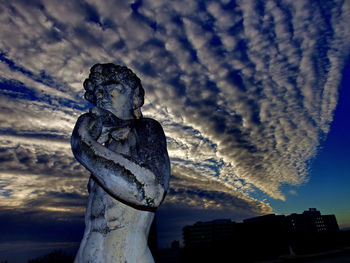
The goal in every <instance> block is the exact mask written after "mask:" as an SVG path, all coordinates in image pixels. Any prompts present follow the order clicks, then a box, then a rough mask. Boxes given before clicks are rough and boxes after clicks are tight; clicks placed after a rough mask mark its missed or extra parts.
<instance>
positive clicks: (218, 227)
mask: <svg viewBox="0 0 350 263" xmlns="http://www.w3.org/2000/svg"><path fill="white" fill-rule="evenodd" d="M233 224H235V223H234V222H232V221H231V220H230V219H219V220H213V221H210V222H197V223H195V224H194V225H192V226H186V227H184V229H183V238H184V244H185V247H199V246H200V247H211V246H213V245H215V244H216V243H218V242H219V243H220V242H226V241H229V240H230V239H231V238H232V233H233Z"/></svg>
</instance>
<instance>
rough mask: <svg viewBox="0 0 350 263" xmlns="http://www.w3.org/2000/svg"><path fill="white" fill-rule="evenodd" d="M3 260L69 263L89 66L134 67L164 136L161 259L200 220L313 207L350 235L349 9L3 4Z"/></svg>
mask: <svg viewBox="0 0 350 263" xmlns="http://www.w3.org/2000/svg"><path fill="white" fill-rule="evenodd" d="M0 22H1V26H0V87H1V90H0V145H1V147H0V232H1V235H0V260H1V259H8V260H9V261H10V262H19V263H21V262H26V261H25V260H26V259H27V258H30V257H34V256H37V255H40V254H43V253H45V252H47V251H50V250H52V249H55V248H64V249H67V250H74V248H75V247H76V246H77V245H78V243H79V241H80V239H81V237H82V233H83V230H84V222H83V217H84V211H85V205H86V200H87V188H86V185H87V182H88V177H89V173H88V172H87V171H86V170H85V169H84V168H83V167H82V166H81V165H80V164H79V163H78V162H77V161H76V160H75V159H74V157H73V155H72V152H71V149H70V136H71V132H72V129H73V127H74V125H75V122H76V120H77V118H78V117H79V116H80V115H81V114H83V113H84V112H86V111H88V109H89V108H90V107H91V104H89V103H88V102H87V101H85V100H84V98H83V94H84V90H83V86H82V83H83V81H84V79H85V78H87V76H88V74H89V69H90V67H91V66H93V65H94V64H96V63H107V62H111V63H115V64H119V65H125V66H128V67H129V68H131V69H132V70H133V71H134V72H135V73H136V74H137V76H138V77H139V78H140V79H141V81H142V85H143V87H144V89H145V91H146V95H145V105H144V106H143V108H142V111H143V115H144V116H145V117H150V118H154V119H156V120H158V121H159V122H160V123H161V124H162V126H163V129H164V131H165V134H166V137H167V147H168V152H169V156H170V158H171V166H172V167H171V168H172V178H171V182H170V189H169V191H168V195H167V197H166V199H165V201H164V203H163V204H162V205H161V207H160V208H159V209H158V211H157V217H156V219H157V227H158V241H159V246H160V247H168V246H169V245H170V242H171V241H172V240H174V239H177V240H181V230H182V227H183V226H185V225H189V224H193V223H194V222H196V221H199V220H201V221H208V220H213V219H217V218H230V219H232V220H234V221H238V222H239V221H241V220H242V219H245V218H249V217H253V216H258V215H263V214H268V213H278V214H290V213H294V212H297V213H301V212H302V211H304V210H307V209H308V208H309V207H316V208H318V209H319V210H320V211H321V213H323V214H327V213H328V214H335V215H336V217H337V219H338V223H339V224H340V226H341V227H350V206H349V203H350V191H349V190H348V189H349V188H350V179H349V176H348V175H349V174H350V165H349V158H350V135H349V132H348V131H349V128H350V127H349V121H348V116H349V114H350V106H349V105H347V102H348V101H349V99H350V90H349V86H350V60H349V54H350V28H349V26H348V24H349V22H350V1H349V0H347V1H346V0H345V1H328V0H323V1H316V0H315V1H304V0H283V1H280V0H266V1H249V0H248V1H243V0H241V1H239V0H237V1H234V0H233V1H231V0H221V1H217V0H215V1H209V0H206V1H194V0H189V1H181V0H178V1H163V0H142V1H134V0H133V1H127V0H119V1H118V0H115V1H112V0H105V1H97V0H80V1H78V0H72V1H59V0H45V1H44V0H31V1H25V0H13V1H6V0H0Z"/></svg>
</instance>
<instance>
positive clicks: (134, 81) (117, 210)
mask: <svg viewBox="0 0 350 263" xmlns="http://www.w3.org/2000/svg"><path fill="white" fill-rule="evenodd" d="M84 88H85V90H86V93H85V99H87V100H88V101H90V102H91V103H92V104H93V105H94V106H93V107H92V108H90V110H89V113H85V114H83V115H81V116H80V117H79V119H78V121H77V123H76V125H75V128H74V130H73V134H72V138H71V145H72V151H73V154H74V156H75V158H76V159H77V160H78V161H79V162H80V163H81V164H82V165H83V166H84V167H85V168H86V169H88V170H89V171H90V172H91V176H90V179H89V184H88V190H89V198H88V204H87V208H86V214H85V232H84V236H83V239H82V241H81V243H80V247H79V250H78V253H77V255H76V258H75V261H74V262H75V263H88V262H91V263H112V262H113V263H119V262H120V263H125V262H128V263H151V262H154V260H153V257H152V254H151V252H150V250H149V248H148V246H147V238H148V233H149V230H150V226H151V223H152V221H153V218H154V212H155V210H156V208H157V207H158V206H159V205H160V204H161V202H162V201H163V199H164V197H165V194H166V191H167V189H168V185H169V178H170V162H169V157H168V153H167V149H166V139H165V135H164V132H163V129H162V127H161V125H160V124H159V123H158V122H157V121H155V120H153V119H149V118H143V117H142V114H141V110H140V108H141V106H142V105H143V100H144V90H143V88H142V85H141V81H140V79H139V78H138V77H137V76H136V75H135V74H134V73H133V72H132V71H131V70H130V69H128V68H127V67H122V66H118V65H114V64H96V65H94V66H93V67H92V68H91V70H90V75H89V78H88V79H86V80H85V81H84Z"/></svg>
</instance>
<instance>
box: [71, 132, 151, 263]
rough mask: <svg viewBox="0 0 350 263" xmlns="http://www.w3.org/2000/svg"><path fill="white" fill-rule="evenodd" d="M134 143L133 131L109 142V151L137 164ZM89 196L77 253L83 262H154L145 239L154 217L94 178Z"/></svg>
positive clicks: (90, 185) (91, 181)
mask: <svg viewBox="0 0 350 263" xmlns="http://www.w3.org/2000/svg"><path fill="white" fill-rule="evenodd" d="M136 143H137V142H136V131H135V129H131V131H130V133H129V135H128V136H127V138H126V139H125V140H124V141H123V142H115V141H112V142H110V143H109V145H108V148H109V149H110V150H112V151H114V152H118V153H122V154H125V155H127V156H132V158H134V159H136V160H137V159H138V156H137V154H138V151H137V149H136ZM89 192H90V194H89V199H88V206H87V211H86V215H85V223H86V228H85V234H84V238H83V241H82V243H81V247H80V249H79V250H81V251H79V253H83V254H84V255H83V256H82V258H84V260H86V259H87V258H89V259H90V261H86V262H94V263H98V262H101V263H112V262H113V263H116V262H123V263H124V262H126V259H128V261H127V262H135V263H136V262H140V263H141V262H144V263H146V262H153V259H152V256H151V254H150V252H149V249H148V247H147V237H148V232H149V228H150V225H151V223H152V220H153V217H154V213H153V212H149V211H142V210H138V209H135V208H133V207H130V206H128V205H126V204H123V203H122V202H120V201H118V200H116V199H115V198H113V197H111V196H110V195H109V194H108V193H106V191H105V190H104V189H103V188H102V187H101V186H100V185H98V184H97V183H96V182H95V181H94V179H93V178H90V182H89ZM145 239H146V240H145ZM79 253H78V254H79ZM76 262H79V263H80V261H76ZM84 263H85V261H84Z"/></svg>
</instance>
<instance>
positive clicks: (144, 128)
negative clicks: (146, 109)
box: [134, 118, 166, 143]
mask: <svg viewBox="0 0 350 263" xmlns="http://www.w3.org/2000/svg"><path fill="white" fill-rule="evenodd" d="M134 127H135V129H136V131H137V134H138V136H139V137H143V138H147V140H148V141H152V140H155V139H157V140H158V141H164V143H166V142H165V135H164V131H163V128H162V126H161V124H160V123H159V122H158V121H156V120H154V119H151V118H141V119H138V120H135V122H134Z"/></svg>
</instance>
